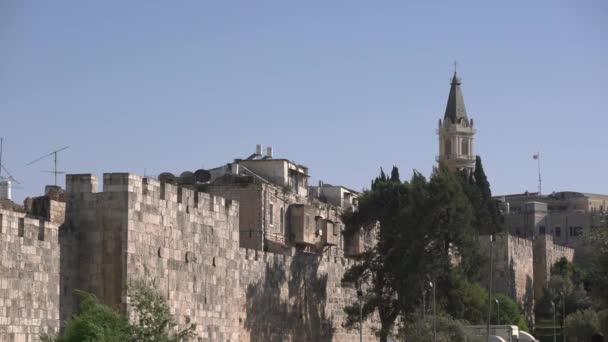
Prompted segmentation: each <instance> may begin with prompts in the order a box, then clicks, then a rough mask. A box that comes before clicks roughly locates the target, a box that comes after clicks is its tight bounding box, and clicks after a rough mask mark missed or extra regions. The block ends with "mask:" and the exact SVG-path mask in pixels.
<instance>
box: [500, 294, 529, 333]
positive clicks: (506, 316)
mask: <svg viewBox="0 0 608 342" xmlns="http://www.w3.org/2000/svg"><path fill="white" fill-rule="evenodd" d="M494 298H495V299H498V301H499V302H500V317H498V314H499V312H498V306H497V305H496V302H495V301H494V300H493V302H492V322H494V323H499V324H507V325H517V326H518V327H519V328H520V329H521V330H524V331H530V329H529V328H528V324H527V323H526V320H525V319H524V317H523V316H522V314H521V310H520V309H519V306H518V305H517V303H515V301H513V299H511V298H510V297H507V296H506V295H504V294H502V293H498V294H496V295H495V296H494ZM499 319H500V320H499Z"/></svg>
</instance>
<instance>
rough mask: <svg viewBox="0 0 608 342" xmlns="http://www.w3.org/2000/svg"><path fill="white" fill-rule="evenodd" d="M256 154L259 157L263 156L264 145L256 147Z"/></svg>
mask: <svg viewBox="0 0 608 342" xmlns="http://www.w3.org/2000/svg"><path fill="white" fill-rule="evenodd" d="M255 154H257V155H258V156H261V155H262V145H261V144H257V145H255Z"/></svg>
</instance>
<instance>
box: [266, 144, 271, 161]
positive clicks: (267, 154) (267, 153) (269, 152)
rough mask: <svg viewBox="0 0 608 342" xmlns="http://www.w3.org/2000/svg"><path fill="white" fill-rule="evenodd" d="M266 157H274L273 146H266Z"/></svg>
mask: <svg viewBox="0 0 608 342" xmlns="http://www.w3.org/2000/svg"><path fill="white" fill-rule="evenodd" d="M266 157H268V158H272V146H268V147H266Z"/></svg>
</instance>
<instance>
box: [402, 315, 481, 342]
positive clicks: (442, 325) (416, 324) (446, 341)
mask: <svg viewBox="0 0 608 342" xmlns="http://www.w3.org/2000/svg"><path fill="white" fill-rule="evenodd" d="M436 325H437V341H438V342H481V340H482V339H480V338H475V337H474V336H472V335H471V334H470V333H469V332H468V331H467V330H466V328H465V326H466V325H467V322H463V321H460V320H457V319H454V318H453V317H451V316H449V315H445V314H441V315H438V316H437V322H436ZM397 337H398V340H400V341H403V342H418V341H432V340H433V319H432V317H430V316H428V315H427V316H426V318H422V317H421V316H414V317H412V318H410V319H409V320H406V321H404V322H403V324H402V327H401V329H400V330H399V335H398V336H397Z"/></svg>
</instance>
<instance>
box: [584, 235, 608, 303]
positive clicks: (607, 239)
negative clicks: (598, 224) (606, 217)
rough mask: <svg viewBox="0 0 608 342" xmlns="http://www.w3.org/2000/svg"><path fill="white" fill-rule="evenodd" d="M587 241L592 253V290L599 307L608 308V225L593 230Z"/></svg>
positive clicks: (589, 277)
mask: <svg viewBox="0 0 608 342" xmlns="http://www.w3.org/2000/svg"><path fill="white" fill-rule="evenodd" d="M587 241H588V243H589V250H590V251H591V254H592V257H591V258H590V260H591V265H590V266H589V274H588V282H589V288H590V292H591V295H592V296H593V297H594V299H595V300H596V301H597V305H598V306H599V307H601V308H604V309H608V227H602V228H599V229H596V230H595V231H592V232H591V234H589V235H588V237H587Z"/></svg>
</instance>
